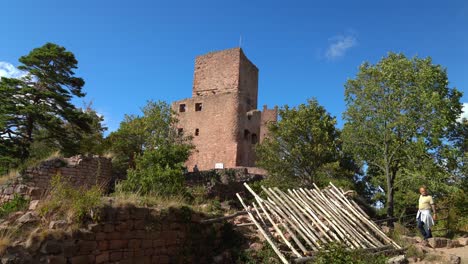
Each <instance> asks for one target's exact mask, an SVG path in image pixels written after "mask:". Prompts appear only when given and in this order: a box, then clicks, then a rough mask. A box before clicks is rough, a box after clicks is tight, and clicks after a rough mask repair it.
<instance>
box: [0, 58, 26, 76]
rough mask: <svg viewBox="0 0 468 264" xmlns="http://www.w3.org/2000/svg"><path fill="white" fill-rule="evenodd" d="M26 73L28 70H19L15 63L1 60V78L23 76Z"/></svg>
mask: <svg viewBox="0 0 468 264" xmlns="http://www.w3.org/2000/svg"><path fill="white" fill-rule="evenodd" d="M25 75H26V72H24V71H22V70H19V69H18V68H16V67H15V66H13V64H11V63H8V62H5V61H0V78H2V77H7V78H21V77H23V76H25Z"/></svg>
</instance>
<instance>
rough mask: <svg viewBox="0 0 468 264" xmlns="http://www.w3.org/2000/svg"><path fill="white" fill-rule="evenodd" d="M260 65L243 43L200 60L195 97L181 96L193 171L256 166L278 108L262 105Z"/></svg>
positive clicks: (176, 107) (181, 130)
mask: <svg viewBox="0 0 468 264" xmlns="http://www.w3.org/2000/svg"><path fill="white" fill-rule="evenodd" d="M257 99H258V68H257V67H256V66H255V65H254V64H253V63H252V62H251V61H250V60H249V59H248V58H247V57H246V56H245V54H244V52H243V51H242V49H241V48H233V49H228V50H223V51H218V52H211V53H208V54H205V55H202V56H198V57H197V58H196V60H195V73H194V80H193V90H192V98H188V99H184V100H180V101H176V102H174V103H173V104H172V108H173V110H174V111H175V112H177V113H178V119H179V122H178V125H177V129H178V131H179V133H184V134H186V135H192V136H193V143H194V145H195V147H196V151H195V152H194V153H193V154H192V155H191V157H190V158H189V160H188V161H187V162H186V165H187V168H188V170H189V171H197V170H210V169H214V168H235V167H254V166H255V154H254V150H253V147H254V145H255V144H257V143H259V142H261V141H262V140H263V139H264V138H265V137H266V136H267V131H268V129H267V124H268V123H269V122H276V121H277V112H278V109H277V107H275V108H274V109H268V108H267V106H264V107H263V111H260V110H257Z"/></svg>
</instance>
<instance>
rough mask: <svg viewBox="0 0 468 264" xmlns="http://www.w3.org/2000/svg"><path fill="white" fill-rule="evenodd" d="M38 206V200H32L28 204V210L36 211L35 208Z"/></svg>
mask: <svg viewBox="0 0 468 264" xmlns="http://www.w3.org/2000/svg"><path fill="white" fill-rule="evenodd" d="M38 205H39V200H32V201H31V202H30V203H29V208H28V210H31V211H33V210H36V208H37V206H38Z"/></svg>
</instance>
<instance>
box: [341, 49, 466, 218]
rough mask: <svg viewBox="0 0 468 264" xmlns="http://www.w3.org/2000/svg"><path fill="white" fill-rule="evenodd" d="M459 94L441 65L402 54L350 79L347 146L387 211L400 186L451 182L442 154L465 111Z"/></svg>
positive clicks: (367, 66) (390, 210)
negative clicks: (382, 196) (382, 194)
mask: <svg viewBox="0 0 468 264" xmlns="http://www.w3.org/2000/svg"><path fill="white" fill-rule="evenodd" d="M460 97H461V93H460V92H459V91H458V90H456V89H455V88H450V87H449V82H448V77H447V72H446V70H445V69H444V68H443V67H442V66H440V65H435V64H433V63H432V60H431V58H418V57H414V58H411V59H410V58H407V57H405V56H404V55H403V54H395V53H390V54H389V55H388V56H387V57H384V58H383V59H382V60H381V61H379V62H378V63H377V64H375V65H371V64H369V63H364V64H362V65H361V66H360V68H359V72H358V74H357V75H356V77H355V78H354V79H350V80H348V81H347V82H346V84H345V101H346V105H347V109H346V111H345V113H344V119H345V120H346V124H345V126H344V129H343V141H344V147H345V150H347V151H349V152H350V153H353V154H354V157H355V158H356V159H357V160H359V161H362V162H364V163H365V164H366V165H367V166H368V168H369V169H368V171H367V173H368V175H369V174H370V175H369V176H372V177H373V181H374V183H375V184H376V185H378V186H381V187H382V188H383V189H384V190H385V192H386V196H387V197H386V201H385V204H386V207H387V214H388V215H389V216H393V215H394V198H395V197H394V194H395V190H396V188H400V189H402V190H403V189H404V188H408V187H410V188H417V187H416V186H415V184H418V183H426V184H428V183H429V182H434V183H435V184H433V186H438V184H439V185H440V183H447V180H448V179H447V177H448V174H447V171H446V170H445V168H444V166H443V164H442V163H443V159H442V158H441V157H442V156H441V155H442V153H443V151H444V150H447V149H449V148H451V143H450V140H449V138H448V136H449V133H450V131H453V129H454V127H455V124H456V119H457V117H458V116H459V115H460V112H461V104H460ZM413 203H414V202H413Z"/></svg>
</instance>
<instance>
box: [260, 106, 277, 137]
mask: <svg viewBox="0 0 468 264" xmlns="http://www.w3.org/2000/svg"><path fill="white" fill-rule="evenodd" d="M261 119H262V120H261V125H260V142H262V141H263V140H264V139H265V138H266V137H268V123H270V122H277V121H278V107H277V106H275V108H273V109H268V108H267V106H266V105H264V106H263V111H262V117H261Z"/></svg>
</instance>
